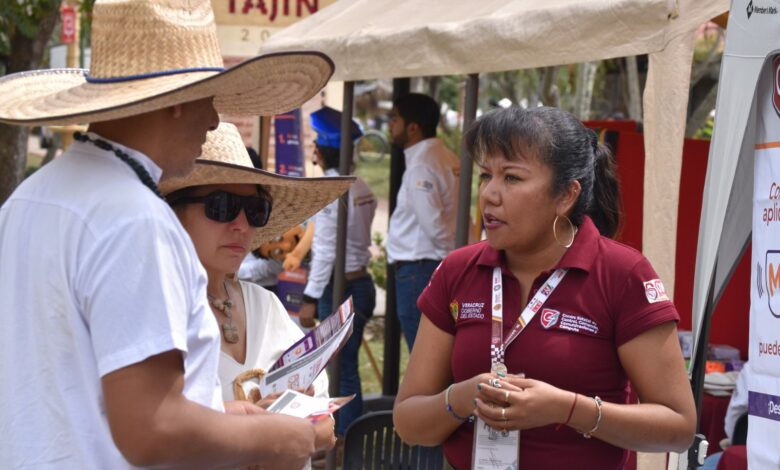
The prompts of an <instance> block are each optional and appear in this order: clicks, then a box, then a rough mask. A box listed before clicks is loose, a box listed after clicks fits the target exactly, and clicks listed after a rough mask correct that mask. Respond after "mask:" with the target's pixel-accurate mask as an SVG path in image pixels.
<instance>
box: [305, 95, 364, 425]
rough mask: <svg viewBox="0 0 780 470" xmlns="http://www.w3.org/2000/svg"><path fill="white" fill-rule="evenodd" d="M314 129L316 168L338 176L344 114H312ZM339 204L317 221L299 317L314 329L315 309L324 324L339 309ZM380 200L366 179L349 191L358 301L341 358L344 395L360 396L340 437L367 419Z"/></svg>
mask: <svg viewBox="0 0 780 470" xmlns="http://www.w3.org/2000/svg"><path fill="white" fill-rule="evenodd" d="M311 127H312V129H314V131H315V132H316V133H317V140H316V141H315V151H314V163H315V164H317V165H319V166H321V167H322V168H323V169H324V170H325V176H338V175H339V171H338V166H339V149H340V147H341V145H340V144H341V113H340V112H339V111H336V110H335V109H333V108H328V107H324V108H322V109H320V110H319V111H317V112H314V113H312V115H311ZM361 135H362V132H361V131H360V127H358V125H357V123H356V122H355V121H352V136H351V137H352V140H353V141H354V140H355V139H357V138H358V137H360V136H361ZM338 204H339V200H336V201H333V202H332V203H331V204H330V205H329V206H328V207H326V208H325V209H323V210H321V211H320V212H318V213H317V215H315V216H314V239H313V240H312V245H311V249H312V260H311V267H310V269H309V279H308V282H307V283H306V288H305V289H304V291H303V306H302V307H301V310H300V311H299V312H298V315H299V316H298V318H299V319H300V321H301V325H302V326H313V322H314V310H315V307H316V310H317V316H318V317H319V318H320V320H324V319H325V318H327V317H328V316H329V315H331V314H332V313H333V311H334V309H335V307H336V306H334V305H333V269H334V267H333V265H334V262H335V260H336V228H337V227H336V226H337V219H338ZM376 205H377V201H376V197H374V193H373V192H372V191H371V188H369V187H368V185H367V184H366V182H365V181H363V180H362V179H361V178H359V177H358V178H357V180H356V181H355V182H354V183H352V186H351V187H350V189H349V208H348V218H347V253H346V266H345V270H346V280H347V286H346V293H345V296H346V297H349V296H352V304H353V306H354V308H355V320H354V323H353V330H352V335H351V336H350V338H349V340H348V341H347V343H346V344H345V345H344V348H343V349H342V350H341V354H340V355H339V357H340V360H339V367H340V368H339V395H341V396H347V395H352V394H353V393H354V394H356V397H355V399H354V400H352V401H351V402H350V403H348V404H347V405H346V406H345V407H344V408H341V410H339V414H338V417H337V424H336V435H337V436H343V435H344V432H345V431H346V430H347V427H349V425H350V424H351V423H352V421H354V420H355V419H356V418H358V417H359V416H360V415H361V414H363V398H362V393H361V386H360V374H359V372H358V351H359V350H360V344H361V340H362V338H363V329H364V327H365V326H366V321H367V320H368V319H369V318H370V317H371V315H373V314H374V306H375V305H376V289H375V287H374V281H373V279H372V278H371V275H370V274H369V273H368V270H367V266H368V261H369V260H370V259H371V252H370V251H369V247H370V246H371V222H372V221H373V220H374V213H375V212H376Z"/></svg>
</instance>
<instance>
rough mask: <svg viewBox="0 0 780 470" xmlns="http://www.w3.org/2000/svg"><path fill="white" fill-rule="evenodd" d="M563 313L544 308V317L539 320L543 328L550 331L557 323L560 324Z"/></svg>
mask: <svg viewBox="0 0 780 470" xmlns="http://www.w3.org/2000/svg"><path fill="white" fill-rule="evenodd" d="M560 316H561V312H559V311H558V310H553V309H551V308H543V309H542V316H541V317H540V318H539V320H540V321H541V322H542V326H543V327H544V329H545V330H549V329H550V328H552V327H553V326H555V324H556V323H558V318H560Z"/></svg>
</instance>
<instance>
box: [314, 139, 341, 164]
mask: <svg viewBox="0 0 780 470" xmlns="http://www.w3.org/2000/svg"><path fill="white" fill-rule="evenodd" d="M317 150H319V151H320V156H321V157H322V161H323V163H325V168H324V169H325V170H330V169H331V168H338V167H339V160H340V158H341V154H340V150H339V149H337V148H336V147H326V146H324V145H317Z"/></svg>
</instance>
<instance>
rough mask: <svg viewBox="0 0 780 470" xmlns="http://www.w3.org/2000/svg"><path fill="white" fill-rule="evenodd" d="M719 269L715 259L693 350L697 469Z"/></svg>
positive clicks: (692, 452) (691, 453)
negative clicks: (708, 350)
mask: <svg viewBox="0 0 780 470" xmlns="http://www.w3.org/2000/svg"><path fill="white" fill-rule="evenodd" d="M717 270H718V261H717V259H716V260H715V266H714V268H713V270H712V272H713V274H712V279H711V280H710V286H709V288H708V290H707V303H706V306H705V308H704V318H702V322H701V328H700V330H699V340H698V341H697V342H696V349H695V350H694V351H693V358H692V360H693V371H692V374H691V388H692V389H693V400H694V404H695V405H696V430H697V432H698V433H697V434H696V438H695V439H694V440H693V444H692V445H691V447H690V448H689V449H688V468H689V469H691V470H695V469H696V468H699V464H698V455H699V446H700V443H701V441H703V440H705V439H706V438H705V436H704V435H702V434H701V429H700V427H701V400H702V393H703V391H704V372H705V370H706V368H707V344H708V343H709V338H710V323H712V314H713V313H714V311H715V305H716V303H715V298H714V297H715V277H716V276H715V273H716V272H717ZM712 444H713V443H710V445H712Z"/></svg>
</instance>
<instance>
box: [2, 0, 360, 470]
mask: <svg viewBox="0 0 780 470" xmlns="http://www.w3.org/2000/svg"><path fill="white" fill-rule="evenodd" d="M331 73H332V63H331V62H330V61H329V60H328V59H327V58H326V57H325V56H323V55H321V54H317V53H284V54H275V55H269V56H261V57H256V58H254V59H251V60H249V61H247V62H244V63H242V64H240V65H238V66H236V67H234V68H232V69H230V70H224V69H223V68H222V60H221V55H220V51H219V47H218V45H217V38H216V28H215V25H214V15H213V12H212V10H211V5H210V3H209V2H208V1H207V0H200V1H198V0H191V1H183V0H166V1H164V2H163V1H159V0H158V1H154V0H114V1H110V2H109V1H105V2H104V1H101V0H98V1H97V2H96V4H95V5H94V10H93V23H92V68H91V70H89V71H88V72H87V71H84V70H73V69H65V70H38V71H31V72H23V73H19V74H14V75H9V76H6V77H3V78H1V79H0V96H2V97H3V99H2V101H1V102H0V122H5V123H11V124H17V125H50V124H78V123H89V124H90V127H89V131H90V132H89V133H87V134H84V135H79V136H78V137H77V140H78V142H76V143H74V144H73V145H72V146H71V147H70V148H69V149H68V150H67V151H66V152H65V153H64V154H63V155H62V156H61V157H59V158H57V159H56V160H54V161H53V162H52V163H50V164H48V165H46V166H45V167H44V168H42V169H41V170H39V171H37V172H36V173H35V175H34V176H32V177H31V178H29V179H27V180H26V181H25V182H24V183H23V184H22V185H21V186H20V187H19V188H17V190H16V191H15V192H14V194H13V195H12V196H11V197H10V198H9V199H8V201H7V202H6V203H5V204H4V205H3V207H2V208H0V259H2V261H3V263H2V268H0V298H2V299H3V303H4V306H5V308H4V309H3V311H2V313H0V315H1V316H2V318H1V320H2V324H3V327H2V328H0V344H2V348H3V351H2V356H1V357H2V358H3V359H2V361H0V376H1V377H2V380H0V433H2V435H3V439H2V440H0V455H2V460H3V466H4V467H10V468H17V467H34V468H111V469H121V468H131V467H133V466H152V465H172V466H184V467H195V466H197V467H206V468H215V467H238V466H241V465H247V464H259V465H260V466H261V467H263V468H265V469H286V468H295V467H300V466H301V465H303V463H304V462H305V461H306V460H307V459H308V458H309V456H310V454H311V453H312V452H313V451H314V450H315V444H314V442H315V429H314V427H313V426H311V425H310V423H308V422H307V421H305V420H300V419H296V418H292V417H287V416H279V415H269V414H267V413H266V412H265V411H264V410H262V409H261V408H258V407H254V406H251V405H228V406H227V410H225V407H224V405H223V401H222V394H221V391H220V389H219V386H218V383H219V381H218V373H217V369H218V361H219V342H220V340H219V338H220V332H219V327H218V325H217V322H216V321H214V315H212V313H211V312H210V308H209V306H208V302H207V298H206V275H205V272H204V270H203V268H202V266H201V265H200V263H199V262H198V260H197V254H196V253H195V249H194V247H193V245H192V242H191V241H190V239H189V236H188V235H187V233H186V232H185V231H184V229H183V228H182V227H181V225H180V224H179V222H178V220H177V219H176V216H175V215H174V213H173V211H171V209H170V207H168V205H167V204H166V203H165V202H164V201H163V200H162V198H161V197H160V196H159V190H158V188H157V183H158V182H159V181H160V179H161V177H166V178H167V177H172V176H175V175H181V174H185V173H186V172H187V171H189V170H190V169H191V168H192V166H193V162H194V160H195V159H196V158H197V157H198V155H199V154H200V147H201V144H202V143H203V142H204V141H205V139H206V133H207V131H208V130H210V129H214V128H216V127H217V124H218V122H219V118H218V114H217V113H230V114H232V115H258V114H266V115H268V114H274V113H278V112H283V111H285V110H289V109H293V108H295V107H298V106H300V105H301V104H302V103H303V102H305V101H306V100H308V99H309V98H310V97H312V96H313V95H315V94H316V93H317V92H318V91H319V90H320V89H321V88H322V86H323V85H324V84H325V83H326V82H327V80H328V78H329V76H330V74H331ZM336 186H337V185H336ZM347 187H348V181H347V182H345V184H344V185H343V187H341V188H333V194H332V197H333V198H335V197H337V195H338V194H339V193H340V192H343V191H344V190H346V189H347ZM31 247H34V251H32V252H31V250H30V248H31ZM224 411H227V412H228V414H225V413H224ZM238 414H242V415H250V416H237V415H238ZM267 429H274V430H275V432H273V433H267V432H265V431H266V430H267Z"/></svg>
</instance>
